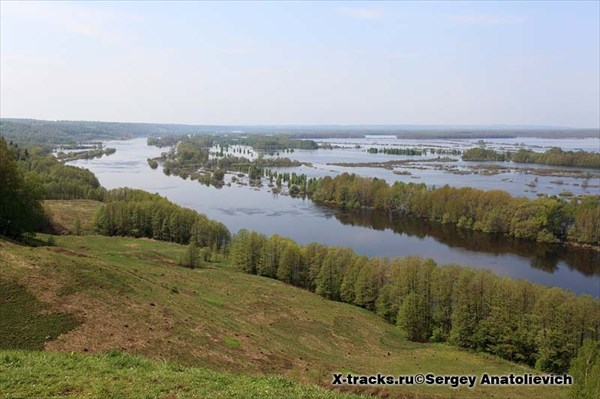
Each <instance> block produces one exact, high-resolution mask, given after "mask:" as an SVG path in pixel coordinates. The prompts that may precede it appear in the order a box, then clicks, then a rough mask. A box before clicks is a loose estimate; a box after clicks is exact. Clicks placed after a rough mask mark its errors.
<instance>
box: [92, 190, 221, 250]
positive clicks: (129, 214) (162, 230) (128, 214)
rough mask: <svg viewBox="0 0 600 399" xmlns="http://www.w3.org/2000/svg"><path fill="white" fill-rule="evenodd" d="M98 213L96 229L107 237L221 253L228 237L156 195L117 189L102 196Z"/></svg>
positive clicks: (193, 213)
mask: <svg viewBox="0 0 600 399" xmlns="http://www.w3.org/2000/svg"><path fill="white" fill-rule="evenodd" d="M104 201H105V202H106V204H105V206H103V207H101V208H100V209H98V212H97V213H96V217H95V225H96V229H97V230H98V232H99V233H100V234H103V235H109V236H115V235H118V236H133V237H148V238H154V239H156V240H163V241H171V242H176V243H179V244H188V243H190V241H193V242H194V244H195V245H196V246H197V247H200V248H201V247H212V246H213V244H215V245H216V247H217V248H218V250H223V249H224V248H225V246H226V245H227V243H228V242H229V238H230V234H229V230H228V229H227V227H225V225H223V224H222V223H219V222H215V221H213V220H210V219H208V218H207V217H206V216H205V215H202V214H199V213H197V212H196V211H193V210H191V209H186V208H183V207H180V206H179V205H175V204H174V203H172V202H170V201H169V200H167V199H166V198H163V197H161V196H160V195H158V194H150V193H148V192H145V191H142V190H134V189H129V188H118V189H114V190H110V191H108V192H106V195H105V197H104Z"/></svg>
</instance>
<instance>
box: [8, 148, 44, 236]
mask: <svg viewBox="0 0 600 399" xmlns="http://www.w3.org/2000/svg"><path fill="white" fill-rule="evenodd" d="M41 198H42V193H41V190H40V187H39V185H38V184H36V183H35V182H34V180H33V179H32V178H31V177H29V178H25V177H24V176H23V173H22V172H21V171H20V170H19V168H18V166H17V161H16V159H15V156H14V154H13V152H12V151H11V150H10V149H9V147H8V144H6V141H4V139H1V138H0V234H1V235H4V236H8V237H12V238H19V237H21V236H22V235H23V234H26V233H32V232H34V231H35V229H36V228H37V227H38V226H40V224H41V222H42V220H43V214H44V213H43V210H42V206H41V203H40V199H41Z"/></svg>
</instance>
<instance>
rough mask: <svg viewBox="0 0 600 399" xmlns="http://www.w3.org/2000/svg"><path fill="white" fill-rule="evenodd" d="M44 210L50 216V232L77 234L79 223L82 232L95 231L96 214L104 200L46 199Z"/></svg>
mask: <svg viewBox="0 0 600 399" xmlns="http://www.w3.org/2000/svg"><path fill="white" fill-rule="evenodd" d="M43 206H44V212H45V213H46V215H47V217H48V222H49V226H48V227H49V232H52V233H54V234H75V233H76V230H77V228H76V225H77V223H79V233H80V234H91V233H93V231H94V229H93V224H94V215H95V214H96V211H97V210H98V208H99V207H101V206H102V202H99V201H94V200H69V201H64V200H46V201H44V202H43Z"/></svg>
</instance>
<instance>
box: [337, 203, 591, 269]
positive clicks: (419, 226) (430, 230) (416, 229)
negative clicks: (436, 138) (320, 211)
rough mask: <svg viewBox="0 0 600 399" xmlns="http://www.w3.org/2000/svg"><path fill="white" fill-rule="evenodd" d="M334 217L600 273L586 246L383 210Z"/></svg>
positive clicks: (544, 265) (535, 263)
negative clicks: (526, 238)
mask: <svg viewBox="0 0 600 399" xmlns="http://www.w3.org/2000/svg"><path fill="white" fill-rule="evenodd" d="M335 218H336V219H337V220H339V221H340V222H341V223H342V224H344V225H351V226H362V227H369V228H372V229H375V230H380V231H385V230H391V231H393V232H394V233H396V234H402V235H406V236H414V237H418V238H422V239H425V238H429V237H431V238H434V239H435V240H436V241H438V242H440V243H442V244H445V245H447V246H449V247H453V248H462V249H466V250H468V251H474V252H484V253H488V254H493V255H504V254H514V255H518V256H519V257H524V258H529V259H530V263H529V264H530V266H531V267H534V268H536V269H540V270H543V271H545V272H549V273H554V272H555V271H557V270H558V269H559V264H560V263H564V264H565V265H566V266H567V267H568V268H569V269H571V270H577V271H578V272H580V273H582V274H583V275H585V276H600V251H595V250H592V249H585V248H566V247H563V246H557V245H550V244H542V243H532V242H526V241H522V240H517V239H514V238H511V237H507V236H504V235H499V234H485V233H482V232H478V231H470V230H463V229H458V228H456V227H454V226H452V225H448V224H434V223H430V222H428V221H427V220H423V219H416V218H409V217H401V216H398V215H390V214H389V213H386V212H375V211H363V212H359V213H348V212H342V211H339V212H336V213H335Z"/></svg>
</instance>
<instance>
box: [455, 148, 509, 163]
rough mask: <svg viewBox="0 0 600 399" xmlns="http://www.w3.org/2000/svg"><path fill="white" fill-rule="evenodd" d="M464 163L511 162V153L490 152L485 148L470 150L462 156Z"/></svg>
mask: <svg viewBox="0 0 600 399" xmlns="http://www.w3.org/2000/svg"><path fill="white" fill-rule="evenodd" d="M462 159H463V161H500V162H504V161H510V152H499V151H494V150H488V149H487V148H483V147H475V148H469V149H468V150H466V151H465V152H463V155H462Z"/></svg>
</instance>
